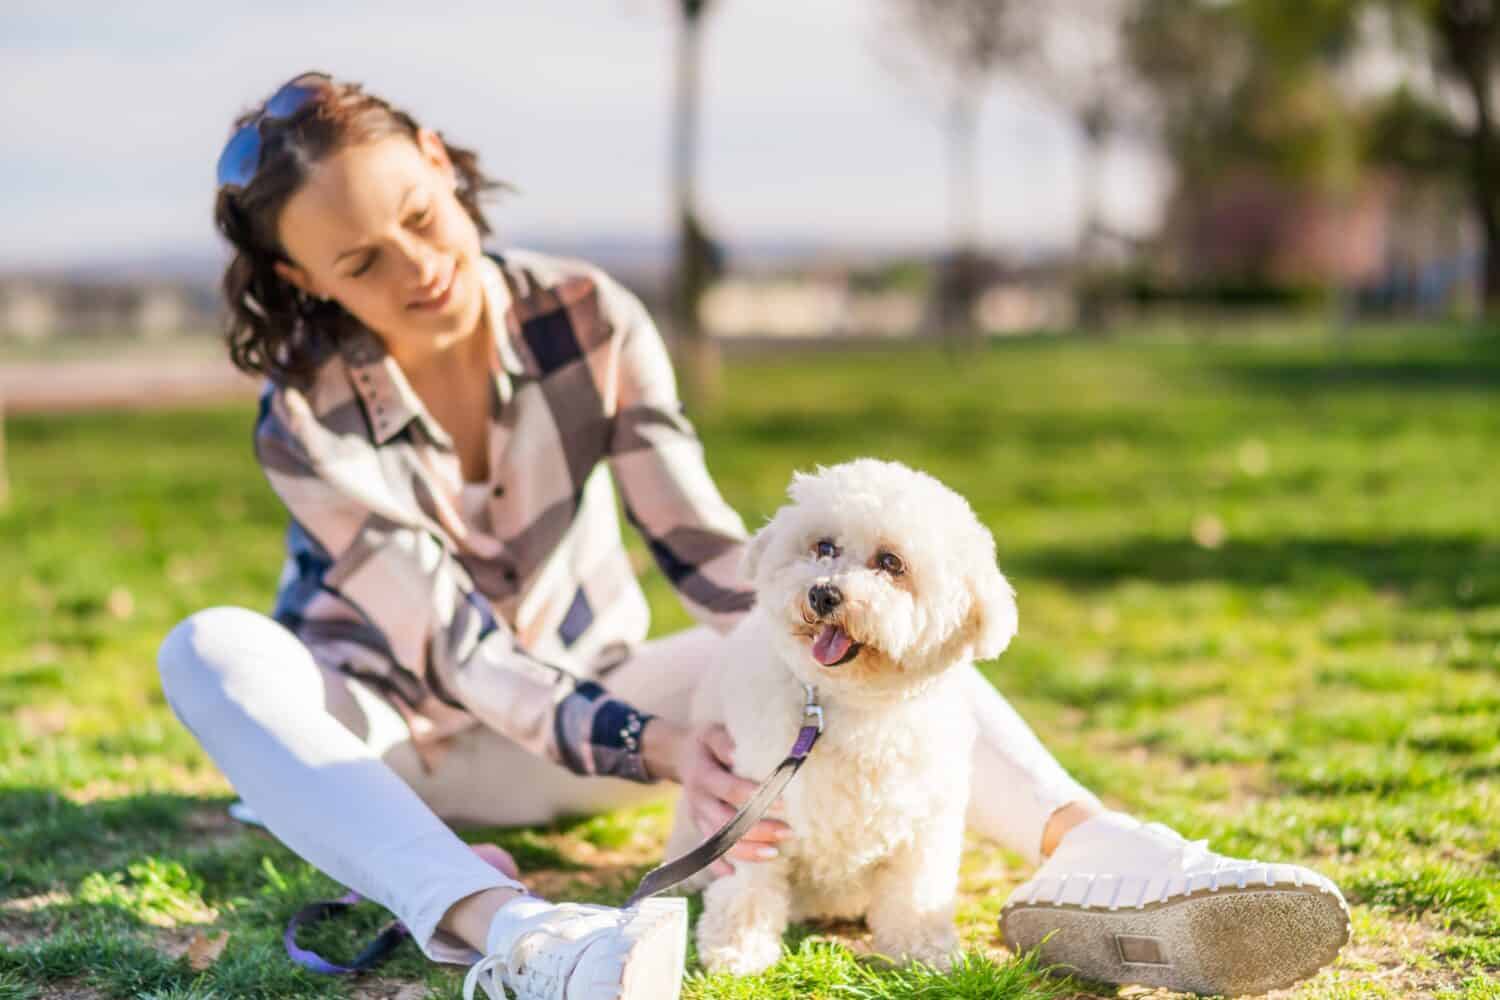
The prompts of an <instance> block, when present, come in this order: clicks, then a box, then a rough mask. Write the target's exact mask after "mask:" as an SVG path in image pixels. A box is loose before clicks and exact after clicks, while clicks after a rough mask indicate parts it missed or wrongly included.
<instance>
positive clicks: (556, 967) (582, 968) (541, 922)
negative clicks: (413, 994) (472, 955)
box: [464, 899, 688, 1000]
mask: <svg viewBox="0 0 1500 1000" xmlns="http://www.w3.org/2000/svg"><path fill="white" fill-rule="evenodd" d="M687 924H688V920H687V900H685V899H648V900H646V901H645V902H643V903H641V904H640V906H638V907H633V908H631V909H629V910H616V909H612V908H610V907H605V906H584V905H581V904H577V903H560V904H558V905H557V906H555V907H552V908H550V909H548V910H547V911H546V912H544V913H539V914H537V915H536V916H535V917H533V918H532V919H531V920H529V921H527V922H525V923H524V924H523V925H522V927H521V929H520V932H519V933H518V934H517V935H516V937H515V939H514V943H513V944H512V945H511V947H510V950H509V952H508V953H507V954H499V953H496V954H492V955H487V956H485V957H484V958H482V959H480V960H479V961H478V962H476V963H475V964H474V966H473V967H472V968H470V969H469V974H468V975H467V976H465V977H464V1000H473V997H474V989H475V987H483V988H484V992H485V993H486V994H488V995H489V996H490V997H491V998H492V1000H506V993H505V989H506V987H509V988H510V990H511V991H512V992H513V993H514V994H515V996H516V1000H677V998H678V997H679V996H680V994H681V991H682V973H683V962H684V961H685V959H686V956H687Z"/></svg>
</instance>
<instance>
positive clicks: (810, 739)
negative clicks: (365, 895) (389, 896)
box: [281, 684, 823, 976]
mask: <svg viewBox="0 0 1500 1000" xmlns="http://www.w3.org/2000/svg"><path fill="white" fill-rule="evenodd" d="M803 687H804V688H805V689H806V691H807V702H806V704H804V705H803V706H802V720H803V725H802V729H801V730H800V731H799V732H798V733H797V742H795V743H793V744H792V749H791V752H790V753H788V754H787V756H786V759H785V760H783V761H782V762H781V763H780V764H778V765H777V767H776V770H775V771H773V772H771V776H770V777H769V778H767V779H766V780H765V781H764V782H762V783H761V786H760V787H759V788H757V789H756V790H755V794H754V795H752V796H750V799H749V801H747V802H746V803H745V804H744V805H743V806H741V807H740V811H739V812H737V813H735V814H734V818H733V819H731V820H730V821H729V822H728V823H725V824H724V825H723V826H722V827H720V828H719V829H718V830H717V831H715V832H714V833H713V834H712V835H711V836H710V837H709V838H708V839H707V840H705V841H704V842H703V843H701V844H699V845H698V846H697V847H695V848H693V849H692V850H691V851H688V852H687V853H686V854H684V855H683V856H682V857H680V858H675V859H674V860H672V861H668V862H667V863H666V864H664V865H662V866H661V867H659V868H655V869H653V870H652V871H650V872H648V873H646V877H645V878H643V879H641V884H640V885H639V886H638V887H637V888H636V890H635V892H634V893H633V894H631V897H630V899H628V900H626V902H625V908H626V909H629V908H630V907H632V906H636V905H637V904H639V903H641V902H642V901H643V900H646V899H649V898H650V897H652V896H655V895H656V894H657V893H660V892H664V891H666V890H667V889H670V888H672V887H673V886H674V885H678V884H680V883H682V882H685V881H686V880H688V879H690V878H692V877H693V876H694V875H696V874H698V873H699V872H700V871H702V870H703V869H705V868H707V867H708V866H709V865H711V864H713V863H714V862H715V861H717V860H719V859H720V858H721V857H723V856H724V855H725V854H726V853H728V851H729V849H730V848H731V847H733V846H734V845H735V844H737V843H739V840H740V838H741V837H743V836H744V835H745V834H746V832H748V831H749V829H750V828H751V827H752V826H754V825H755V824H756V823H759V822H760V821H761V818H762V817H764V816H765V814H766V812H767V810H769V809H770V808H771V805H772V804H773V803H774V802H775V801H776V799H777V798H778V797H779V796H780V795H781V793H782V791H783V790H785V788H786V786H787V785H788V784H790V783H791V780H792V779H793V778H794V777H796V776H797V772H798V771H799V770H800V769H801V767H802V765H803V764H804V763H805V762H806V761H807V755H808V754H810V753H811V752H812V748H813V744H814V743H816V742H818V737H819V736H820V735H822V733H823V707H822V706H821V705H819V704H818V690H817V688H815V687H813V686H812V685H811V684H804V685H803ZM361 898H362V897H361V896H360V895H359V893H357V892H350V893H348V894H347V895H344V896H340V897H339V898H338V899H331V900H325V901H323V902H319V903H309V904H308V905H306V906H304V907H303V908H302V909H300V910H298V911H297V912H296V914H294V915H293V917H292V919H291V920H290V921H289V922H288V923H287V925H286V932H285V933H284V934H282V936H281V942H282V944H283V945H285V946H286V953H287V955H289V956H290V957H291V959H292V961H294V962H296V963H297V964H298V965H300V966H302V967H303V968H304V969H308V970H310V971H312V972H320V973H323V974H324V975H330V976H339V975H350V974H353V973H356V972H364V971H365V970H367V969H370V968H373V967H374V966H375V965H376V964H378V963H379V962H380V961H381V960H382V959H384V958H385V957H386V956H387V955H389V954H390V953H391V952H392V951H393V950H394V949H395V948H396V946H397V945H399V944H400V943H401V942H402V941H404V940H405V939H406V938H407V937H408V936H409V935H410V934H411V932H410V931H408V930H407V929H406V926H405V925H404V924H402V923H401V922H400V921H392V922H391V923H389V924H387V925H386V926H385V927H384V928H382V929H381V931H380V934H379V935H378V936H376V938H375V940H373V941H371V942H370V943H369V944H368V945H366V946H365V948H364V950H363V951H361V952H360V953H359V954H358V955H356V956H354V960H353V961H352V962H350V963H349V964H348V965H339V964H338V963H336V962H330V961H328V959H326V958H324V957H323V956H322V955H319V954H318V953H317V952H315V951H312V950H310V949H308V948H303V947H302V946H300V945H299V944H297V931H298V929H299V928H302V927H306V926H308V925H309V924H315V923H317V922H318V921H320V920H326V919H328V918H330V917H337V916H341V915H342V914H345V913H347V912H348V911H349V908H350V907H352V906H353V905H354V904H355V903H358V902H359V901H360V899H361Z"/></svg>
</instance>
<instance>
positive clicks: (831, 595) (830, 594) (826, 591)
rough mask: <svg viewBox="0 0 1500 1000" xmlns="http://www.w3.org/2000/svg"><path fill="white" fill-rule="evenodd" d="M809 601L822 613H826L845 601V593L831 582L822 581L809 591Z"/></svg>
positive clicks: (814, 608)
mask: <svg viewBox="0 0 1500 1000" xmlns="http://www.w3.org/2000/svg"><path fill="white" fill-rule="evenodd" d="M807 602H808V603H809V604H811V605H812V606H813V610H814V611H816V612H817V613H818V614H820V615H826V614H828V612H830V611H832V610H833V609H834V608H836V607H838V606H839V605H840V604H843V603H844V594H843V592H842V591H840V590H839V588H837V587H835V586H834V585H833V584H831V583H820V584H818V585H817V586H815V587H813V589H811V590H809V591H808V592H807Z"/></svg>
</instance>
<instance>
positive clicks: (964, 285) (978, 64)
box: [885, 0, 1025, 335]
mask: <svg viewBox="0 0 1500 1000" xmlns="http://www.w3.org/2000/svg"><path fill="white" fill-rule="evenodd" d="M1021 2H1022V0H887V3H888V8H887V9H888V11H889V13H890V15H891V17H890V20H889V22H888V24H887V25H886V26H885V28H886V32H885V34H886V38H887V40H888V41H889V42H892V43H894V47H895V50H893V51H892V54H893V55H894V56H895V58H896V60H897V62H898V64H906V63H908V62H909V59H908V58H905V57H908V56H914V57H915V58H916V61H917V62H918V63H920V64H921V70H922V71H923V75H924V76H925V77H926V78H927V79H929V80H930V79H933V78H935V79H936V81H937V86H938V99H939V101H940V102H941V104H942V106H943V109H944V121H945V125H946V130H947V133H948V157H949V160H948V165H949V179H948V183H949V201H948V212H949V227H950V228H949V233H950V235H949V239H950V244H949V249H948V259H947V260H946V261H945V262H944V267H943V268H942V272H941V274H940V276H939V281H938V290H937V294H936V303H935V305H936V306H937V317H936V318H937V321H938V322H939V324H940V325H941V329H942V330H943V331H944V332H945V333H963V334H967V335H972V334H973V333H974V332H975V331H974V323H973V306H974V302H975V299H976V298H977V296H978V293H979V290H980V286H981V283H982V281H983V261H982V258H981V242H980V185H979V145H978V135H979V114H980V111H981V109H982V108H983V105H984V99H985V97H986V95H987V94H988V92H989V88H990V86H991V84H992V83H993V82H994V79H995V77H996V76H997V75H998V74H999V73H1000V71H1001V70H1002V68H1005V67H1006V66H1007V65H1008V64H1009V63H1010V62H1011V61H1012V60H1013V59H1014V57H1015V56H1016V55H1017V54H1018V53H1019V52H1020V51H1021V50H1022V49H1023V48H1024V46H1025V40H1024V38H1023V37H1022V33H1021V30H1020V29H1021V20H1020V17H1019V14H1018V10H1019V8H1020V3H1021ZM897 50H898V51H897ZM908 75H909V74H908Z"/></svg>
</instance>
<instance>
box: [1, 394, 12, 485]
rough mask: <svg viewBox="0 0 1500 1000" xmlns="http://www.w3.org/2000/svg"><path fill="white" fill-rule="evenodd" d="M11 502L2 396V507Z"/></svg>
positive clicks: (2, 399) (2, 400)
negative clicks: (6, 468)
mask: <svg viewBox="0 0 1500 1000" xmlns="http://www.w3.org/2000/svg"><path fill="white" fill-rule="evenodd" d="M9 500H10V477H9V476H7V475H6V472H5V397H4V396H0V507H4V506H5V505H6V503H7V502H8V501H9Z"/></svg>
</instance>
